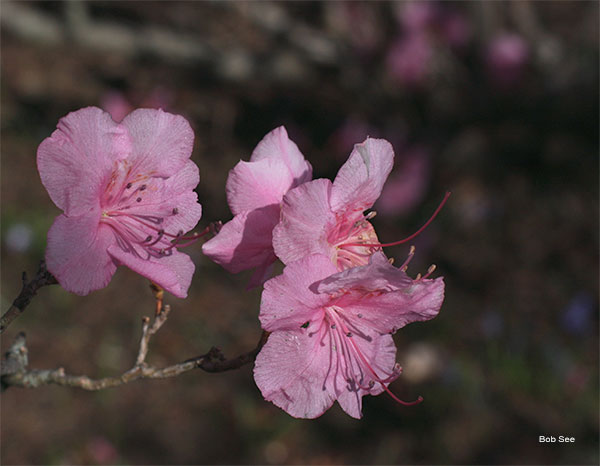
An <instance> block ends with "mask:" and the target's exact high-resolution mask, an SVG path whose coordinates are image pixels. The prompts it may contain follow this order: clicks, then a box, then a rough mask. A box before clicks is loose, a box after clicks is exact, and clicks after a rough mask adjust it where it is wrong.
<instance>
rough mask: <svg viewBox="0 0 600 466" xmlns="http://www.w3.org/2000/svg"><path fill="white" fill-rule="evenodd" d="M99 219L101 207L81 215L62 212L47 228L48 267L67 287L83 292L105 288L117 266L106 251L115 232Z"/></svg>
mask: <svg viewBox="0 0 600 466" xmlns="http://www.w3.org/2000/svg"><path fill="white" fill-rule="evenodd" d="M99 219H100V212H99V211H98V210H94V211H92V212H90V213H88V214H86V215H81V216H79V217H67V216H65V215H59V216H58V217H56V220H54V224H53V225H52V227H50V230H49V231H48V247H47V249H46V265H47V267H48V271H49V272H50V273H51V274H52V275H54V277H56V279H57V280H58V282H59V283H60V285H61V286H62V287H63V288H64V289H65V290H67V291H70V292H72V293H75V294H78V295H81V296H84V295H87V294H88V293H89V292H90V291H94V290H98V289H100V288H104V287H105V286H106V285H107V284H108V282H110V279H111V278H112V276H113V274H114V273H115V270H116V268H117V266H116V264H115V262H114V261H113V260H112V258H111V257H110V256H109V255H108V253H107V248H108V247H109V246H110V245H111V244H113V243H114V241H115V239H114V234H113V232H112V231H111V230H110V228H107V227H105V226H103V225H99V223H98V222H99Z"/></svg>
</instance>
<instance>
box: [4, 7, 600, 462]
mask: <svg viewBox="0 0 600 466" xmlns="http://www.w3.org/2000/svg"><path fill="white" fill-rule="evenodd" d="M0 16H1V25H2V31H1V40H2V42H1V47H2V49H1V52H2V53H1V66H2V68H1V73H2V74H1V78H2V81H1V84H2V85H1V101H2V108H1V130H2V133H1V146H2V212H1V220H2V225H1V233H2V241H1V248H2V249H1V252H2V269H1V272H2V292H1V298H2V310H6V309H7V308H8V306H9V304H10V302H11V301H12V299H14V297H15V296H16V295H17V293H18V291H19V289H20V276H21V272H22V271H28V272H29V273H30V274H33V273H34V272H35V270H37V263H38V261H39V260H40V259H41V258H42V257H43V254H44V249H45V241H46V232H47V230H48V228H49V226H50V225H51V223H52V221H53V219H54V217H55V216H56V215H58V213H59V211H58V209H57V208H56V207H55V206H54V205H53V204H52V202H51V201H50V199H49V197H48V195H47V193H46V192H45V190H44V188H43V187H42V185H41V183H40V181H39V177H38V174H37V171H36V165H35V154H36V149H37V146H38V145H39V143H40V142H41V141H42V140H43V139H44V138H45V137H47V136H49V135H50V133H51V132H52V131H53V129H54V128H55V126H56V123H57V121H58V119H59V118H60V117H62V116H64V115H65V114H66V113H68V112H70V111H72V110H76V109H78V108H81V107H85V106H89V105H96V106H101V107H103V108H105V109H106V110H109V111H111V113H112V114H113V115H114V117H115V118H121V117H122V116H123V115H125V114H126V113H127V112H128V111H129V110H130V109H132V108H136V107H162V108H164V109H166V110H169V111H171V112H173V113H178V114H182V115H184V116H185V117H186V118H187V119H188V120H189V121H190V123H191V125H192V127H193V128H194V130H195V134H196V141H195V149H194V154H193V160H194V161H195V162H196V163H197V164H198V165H199V167H200V172H201V182H200V185H199V186H198V188H197V191H198V194H199V197H200V200H201V203H202V205H203V209H204V214H203V218H202V220H201V222H200V225H199V227H200V228H204V226H206V225H207V224H208V223H209V222H211V221H215V220H219V219H220V220H224V221H225V220H228V219H229V218H230V217H231V214H230V212H229V210H228V208H227V204H226V199H225V190H224V186H225V180H226V177H227V173H228V170H229V169H231V168H232V167H233V166H234V164H235V163H236V162H237V161H238V160H239V159H247V158H248V157H249V156H250V153H251V152H252V149H253V148H254V146H255V145H256V143H257V142H258V141H259V140H260V139H261V138H262V137H263V136H264V135H265V134H266V133H267V132H268V131H270V130H271V129H273V128H274V127H276V126H279V125H282V124H284V125H286V127H287V129H288V132H289V134H290V136H291V138H292V139H293V140H294V141H295V142H296V143H297V144H298V145H299V147H300V149H301V150H302V152H303V153H304V154H305V156H306V158H307V159H308V160H309V161H310V162H311V163H312V165H313V167H314V172H315V176H317V177H333V176H335V173H336V171H337V169H338V168H339V166H340V165H341V164H342V163H343V162H344V161H345V159H346V157H347V156H348V154H349V153H350V150H351V149H352V146H353V144H355V143H358V142H361V141H362V140H364V138H365V137H366V136H367V135H371V136H378V137H384V138H386V139H388V140H390V141H391V142H392V144H393V145H394V147H395V151H396V166H395V169H394V172H393V173H392V175H391V177H390V179H389V181H388V184H387V185H386V189H385V191H384V193H383V195H382V198H381V199H380V201H379V204H378V205H377V206H376V210H377V211H378V212H379V214H378V216H377V217H376V218H375V219H374V220H373V223H374V224H375V227H376V229H377V231H378V235H379V237H380V238H381V239H382V240H383V241H393V240H396V239H400V238H403V237H405V236H407V235H408V234H410V233H412V232H413V231H415V230H416V229H417V228H418V227H419V226H420V225H421V224H422V223H423V222H424V221H425V220H426V219H427V218H428V216H429V215H430V214H431V212H432V211H433V210H434V209H435V207H436V206H437V204H438V202H439V201H440V200H441V198H442V197H443V194H444V192H445V191H446V190H450V191H452V193H453V195H452V197H451V198H450V201H449V203H448V204H447V206H446V207H445V208H444V210H443V211H442V213H441V215H440V216H439V217H438V218H437V219H436V221H435V222H434V223H433V224H432V225H431V226H430V227H429V228H428V229H427V230H426V231H425V232H424V233H423V234H421V235H420V236H419V237H418V238H417V239H416V240H415V241H414V243H415V245H416V247H417V255H416V257H415V259H414V261H413V262H412V264H411V268H410V269H409V272H412V273H413V274H416V273H417V272H419V271H421V272H422V271H425V270H426V269H427V267H428V266H429V264H430V263H436V264H437V265H438V270H437V272H436V274H437V275H438V276H439V275H443V276H444V277H445V280H446V287H447V288H446V300H445V303H444V305H443V307H442V311H441V313H440V315H439V316H438V317H437V318H436V319H434V320H433V321H430V322H426V323H415V324H412V325H409V326H408V327H406V328H405V329H403V330H402V331H400V332H399V333H398V334H397V335H396V341H397V345H398V361H399V362H400V363H401V364H402V365H403V367H404V374H403V376H402V377H400V379H399V380H397V381H396V382H394V383H393V384H392V389H393V391H394V392H395V393H397V394H398V395H399V396H400V397H401V398H404V399H407V400H410V399H414V398H415V397H416V396H417V395H422V396H423V397H424V398H425V402H424V403H422V404H421V405H419V406H416V407H409V408H407V407H401V406H398V405H396V404H395V403H394V402H393V400H391V399H390V398H389V397H386V396H385V395H382V396H379V397H367V398H366V399H365V401H364V418H363V420H361V421H357V420H354V419H351V418H350V417H348V416H347V415H345V414H344V413H343V412H342V411H341V409H339V407H338V406H337V405H336V406H335V407H334V408H332V409H331V410H329V411H328V412H327V413H326V414H324V415H323V416H322V417H320V418H319V419H317V420H313V421H307V420H296V419H293V418H291V417H290V416H288V415H287V414H286V413H284V412H283V411H281V410H280V409H278V408H276V407H275V406H273V405H272V404H270V403H268V402H265V401H264V400H263V399H262V397H261V395H260V392H259V391H258V389H257V388H256V386H255V385H254V382H253V378H252V370H251V366H245V367H244V368H242V369H240V370H238V371H234V372H230V373H223V374H208V373H204V372H200V371H197V372H190V373H187V374H185V375H183V376H180V377H177V378H174V379H168V380H164V381H141V382H136V383H133V384H131V385H128V386H123V387H120V388H115V389H110V390H105V391H101V392H98V393H87V392H83V391H80V390H77V389H69V388H63V387H54V386H47V387H42V388H38V389H34V390H26V389H18V388H10V389H9V390H7V391H6V392H4V393H3V394H2V416H1V431H2V432H1V447H2V448H1V458H0V460H1V462H2V464H206V463H213V464H224V463H226V464H236V463H267V464H423V463H438V464H450V463H452V464H476V463H477V464H578V463H579V464H598V461H599V458H598V422H599V416H598V124H599V121H598V3H597V2H563V1H555V2H526V1H515V2H457V3H452V2H443V3H428V2H416V3H405V2H398V3H389V2H376V3H375V2H373V3H371V2H364V3H363V2H352V3H346V2H323V3H317V2H302V3H294V2H290V3H288V2H286V3H271V2H260V3H253V2H84V3H78V2H68V3H67V2H65V3H61V2H8V1H3V2H2V7H1V11H0ZM407 251H408V245H406V246H402V247H400V246H399V247H395V248H390V249H389V250H388V251H387V252H388V254H389V255H390V256H395V257H397V258H398V259H402V258H403V257H405V255H406V254H407ZM188 252H189V254H191V256H192V258H193V260H194V262H195V263H196V267H197V273H196V275H195V278H194V281H193V284H192V287H191V290H190V295H189V298H188V299H186V300H177V299H175V298H173V297H171V296H169V297H168V298H167V300H168V302H169V303H171V305H172V308H173V311H172V313H171V317H170V319H169V321H168V322H167V324H166V325H165V326H164V327H163V329H162V330H161V331H160V332H159V333H158V334H157V335H156V337H155V338H154V339H153V341H152V344H151V349H150V354H149V361H150V362H151V363H154V364H156V365H167V364H172V363H175V362H178V361H181V360H184V359H187V358H189V357H192V356H196V355H199V354H202V353H204V352H206V351H207V350H208V348H210V346H212V345H218V346H220V347H221V348H222V349H223V351H224V352H225V353H226V354H227V355H230V356H234V355H236V354H238V353H240V352H243V351H247V350H249V349H250V348H252V347H253V346H254V345H255V343H256V341H257V339H258V336H259V335H260V327H259V322H258V319H257V315H258V307H259V301H260V290H254V291H250V292H247V291H245V285H246V282H247V280H248V278H249V275H248V274H240V275H239V276H232V275H229V274H227V273H225V272H224V271H223V270H222V269H221V268H220V267H219V266H217V265H215V264H213V263H211V262H210V261H209V260H207V259H206V258H204V257H203V256H202V255H201V250H200V245H199V244H197V245H194V246H191V247H190V248H188ZM153 306H154V301H153V297H152V294H151V292H150V291H149V289H148V285H147V282H146V281H145V280H144V279H142V278H141V277H139V276H137V275H135V274H134V273H132V272H130V271H129V270H126V269H119V271H118V272H117V274H116V276H115V277H114V279H113V280H112V282H111V283H110V285H109V286H108V287H107V288H106V289H104V290H101V291H97V292H94V293H92V294H91V295H89V296H87V297H78V296H74V295H71V294H69V293H67V292H65V291H64V290H62V289H60V288H59V287H58V286H53V287H48V288H44V289H42V290H41V291H40V292H39V296H38V297H37V298H36V299H34V301H33V302H32V304H31V305H30V306H29V308H28V309H27V311H26V312H25V313H24V314H23V315H22V316H21V317H20V318H19V319H18V320H16V321H15V322H14V323H13V325H12V326H11V327H10V328H9V329H8V331H7V332H6V333H5V334H4V335H3V338H2V351H6V349H7V348H8V346H10V343H11V342H12V340H13V338H14V336H15V335H16V333H17V332H18V331H25V332H26V333H27V337H28V343H29V351H30V352H29V358H30V366H31V367H33V368H54V367H59V366H63V367H65V369H66V370H67V372H69V373H73V374H87V375H90V376H93V377H101V376H106V375H113V374H117V373H120V372H123V371H125V370H126V369H128V368H129V367H130V366H131V365H132V363H133V361H134V360H135V354H136V348H137V343H138V337H139V333H140V327H141V324H140V322H141V317H142V316H144V315H151V313H152V312H153ZM540 435H554V436H558V435H567V436H573V437H575V438H576V443H575V444H571V445H569V444H558V443H556V444H540V443H539V442H538V437H539V436H540Z"/></svg>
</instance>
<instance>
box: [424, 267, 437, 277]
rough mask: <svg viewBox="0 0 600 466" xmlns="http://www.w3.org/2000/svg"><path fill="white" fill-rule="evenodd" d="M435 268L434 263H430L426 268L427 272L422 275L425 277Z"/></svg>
mask: <svg viewBox="0 0 600 466" xmlns="http://www.w3.org/2000/svg"><path fill="white" fill-rule="evenodd" d="M435 269H436V265H435V264H431V265H430V266H429V268H428V269H427V273H426V274H425V275H423V278H427V277H429V275H431V274H432V273H433V272H434V271H435Z"/></svg>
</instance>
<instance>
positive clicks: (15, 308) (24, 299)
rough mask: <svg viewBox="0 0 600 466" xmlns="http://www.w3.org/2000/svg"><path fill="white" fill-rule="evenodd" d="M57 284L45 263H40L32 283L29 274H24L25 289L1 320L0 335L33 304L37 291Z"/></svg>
mask: <svg viewBox="0 0 600 466" xmlns="http://www.w3.org/2000/svg"><path fill="white" fill-rule="evenodd" d="M57 283H58V282H57V281H56V278H54V276H53V275H52V274H51V273H50V272H48V270H47V269H46V263H45V262H44V261H41V262H40V267H39V269H38V271H37V273H36V275H35V277H34V278H33V280H31V281H30V282H28V281H27V274H26V273H25V272H23V288H22V289H21V292H20V293H19V296H17V298H16V299H15V300H14V301H13V303H12V305H11V306H10V309H9V310H8V311H6V312H5V313H4V315H3V316H2V319H0V334H1V333H4V330H6V329H7V328H8V326H9V325H10V324H11V322H12V321H13V320H15V319H16V318H17V317H18V316H19V315H21V313H22V312H23V311H24V310H25V308H26V307H27V306H28V305H29V303H30V302H31V298H33V297H34V296H35V294H36V292H37V290H39V289H40V288H41V287H43V286H47V285H55V284H57Z"/></svg>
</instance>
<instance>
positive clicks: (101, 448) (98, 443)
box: [87, 436, 119, 464]
mask: <svg viewBox="0 0 600 466" xmlns="http://www.w3.org/2000/svg"><path fill="white" fill-rule="evenodd" d="M87 448H88V451H89V453H90V455H91V456H92V459H93V460H94V462H95V463H98V464H112V463H114V462H115V461H117V459H118V458H119V453H118V452H117V449H116V448H115V446H114V445H113V444H112V442H110V441H109V440H108V439H106V438H105V437H100V436H96V437H93V438H92V439H91V440H90V441H89V442H88V444H87Z"/></svg>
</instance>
